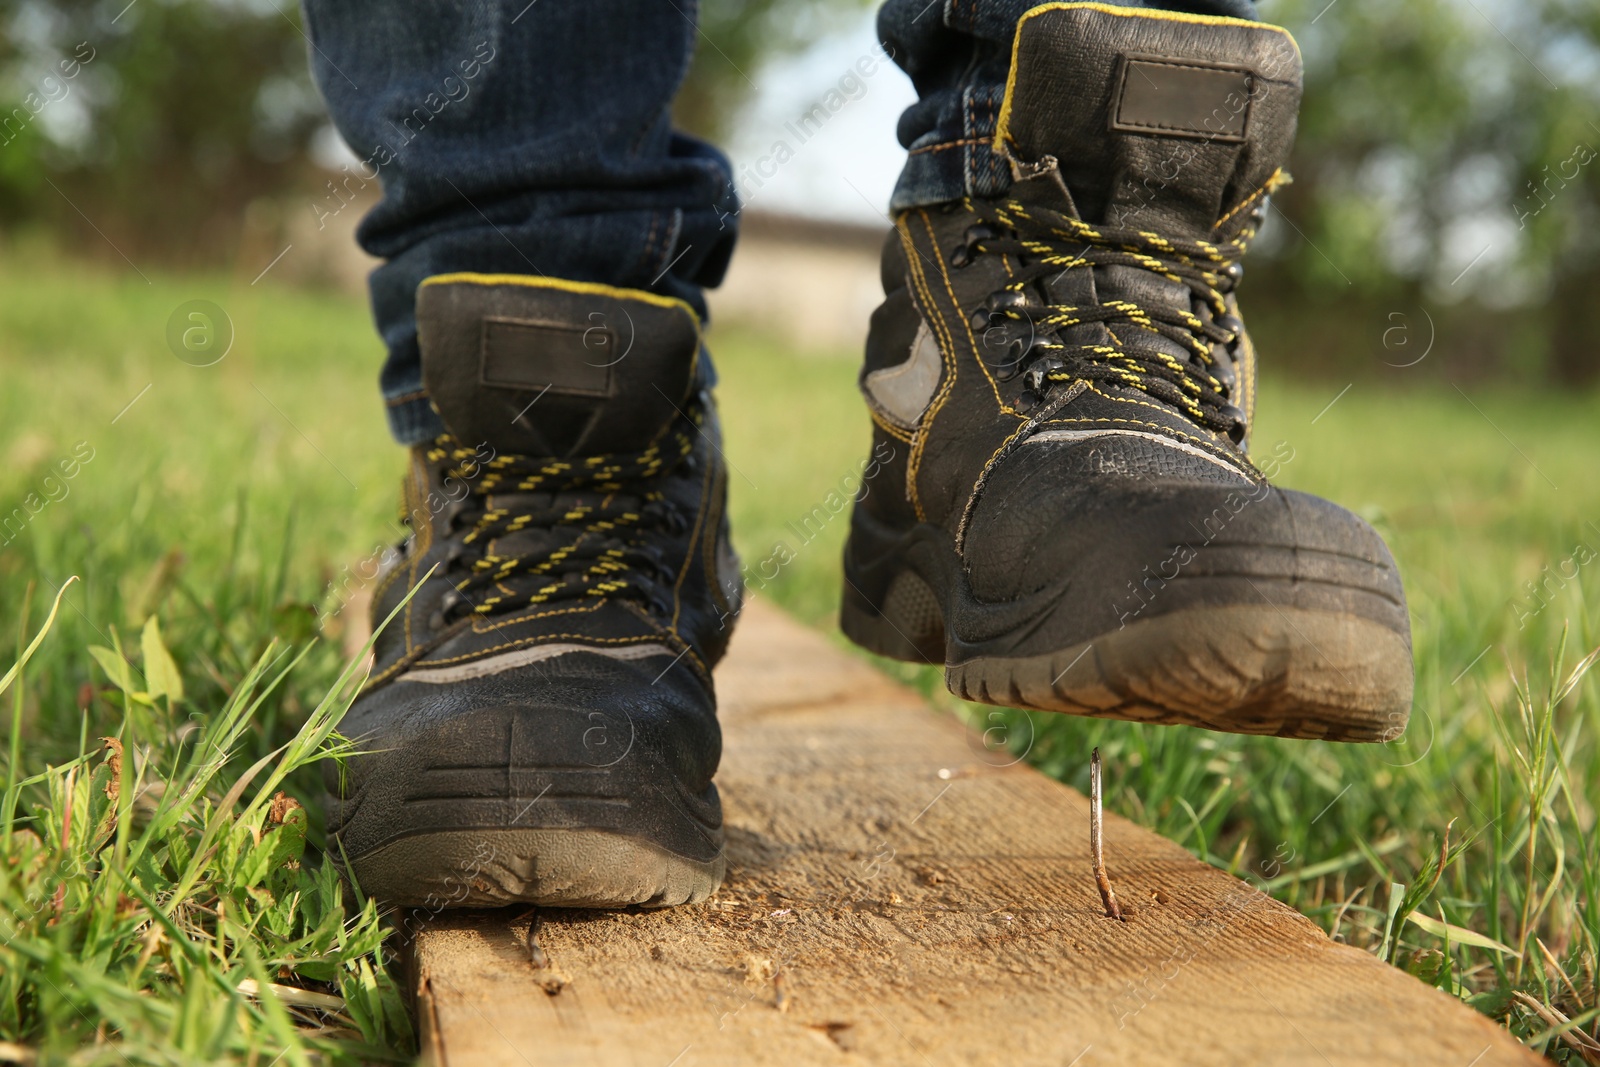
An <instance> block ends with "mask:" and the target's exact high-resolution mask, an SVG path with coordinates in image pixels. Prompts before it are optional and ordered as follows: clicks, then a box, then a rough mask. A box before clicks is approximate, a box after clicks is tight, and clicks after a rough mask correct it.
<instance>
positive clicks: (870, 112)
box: [723, 10, 917, 223]
mask: <svg viewBox="0 0 1600 1067" xmlns="http://www.w3.org/2000/svg"><path fill="white" fill-rule="evenodd" d="M874 20H875V13H874V12H873V11H871V10H868V11H864V12H862V15H861V18H860V19H859V20H858V21H856V22H855V23H854V24H853V25H852V26H850V28H849V29H847V30H845V31H843V32H839V33H835V34H833V35H831V36H828V37H825V38H823V39H821V40H819V41H818V42H817V43H816V44H815V45H813V46H812V47H811V48H809V49H806V50H804V51H801V52H798V53H793V54H790V55H787V56H783V57H780V58H777V59H775V60H773V61H771V62H769V63H767V64H766V65H765V66H763V67H762V68H761V69H760V70H757V71H752V72H750V79H751V81H753V82H754V83H755V85H756V93H755V98H754V100H753V101H752V102H751V104H750V105H749V106H748V107H747V108H746V110H745V111H744V113H743V114H742V115H741V116H740V119H739V121H738V123H737V125H736V126H735V128H734V131H733V133H732V135H731V136H730V138H729V141H728V143H727V144H726V145H724V146H723V147H724V149H725V150H726V151H727V152H728V155H729V157H730V158H731V159H732V160H733V165H734V173H735V175H737V179H736V181H737V184H738V187H739V193H740V196H741V197H742V198H743V199H744V202H745V207H746V209H748V210H752V211H771V212H781V213H784V214H796V215H810V216H814V217H823V218H830V219H839V220H841V221H851V222H867V223H871V222H882V221H883V220H884V212H885V211H886V210H887V209H888V206H889V194H890V193H891V192H892V191H893V190H894V183H895V178H896V177H897V176H898V175H899V173H900V167H901V164H902V163H904V161H905V149H903V148H901V147H900V142H899V141H897V140H896V139H895V134H894V131H895V123H896V122H897V121H898V120H899V118H900V112H901V111H903V110H905V108H906V107H908V106H909V105H910V104H912V103H914V102H915V101H916V98H917V97H916V92H915V91H914V90H913V89H912V88H911V80H910V79H909V78H907V77H906V76H905V74H904V73H903V72H902V71H901V70H900V68H899V67H897V66H895V65H894V63H893V61H892V60H889V59H888V58H886V57H885V56H884V55H883V53H882V52H881V50H880V46H879V45H878V40H877V34H876V32H875V31H874ZM863 71H870V72H871V73H870V74H868V75H867V76H865V77H863V76H862V72H863ZM830 91H831V93H832V95H830ZM818 104H821V105H823V108H824V110H823V112H820V113H818V114H826V116H827V117H826V119H825V120H824V121H822V122H821V123H820V129H819V128H816V126H817V125H818V124H817V123H816V122H815V121H814V122H813V124H812V125H811V126H810V127H806V126H802V125H801V124H800V119H801V117H802V116H804V115H805V114H806V113H807V112H809V111H811V109H812V108H813V107H814V106H815V105H818ZM829 105H832V106H833V108H834V110H828V106H829ZM797 131H798V132H797ZM802 138H804V139H803V140H802ZM780 145H781V146H782V147H779V146H780Z"/></svg>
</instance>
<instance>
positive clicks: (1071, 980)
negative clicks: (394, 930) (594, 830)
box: [413, 604, 1540, 1067]
mask: <svg viewBox="0 0 1600 1067" xmlns="http://www.w3.org/2000/svg"><path fill="white" fill-rule="evenodd" d="M719 679H720V694H721V702H722V708H723V711H722V716H723V722H724V724H725V729H726V738H727V741H726V749H725V754H724V756H723V763H722V771H721V773H720V775H719V776H718V782H719V783H720V786H721V789H722V796H723V802H724V804H725V806H726V811H727V820H728V827H729V830H728V856H729V872H728V879H727V882H726V883H725V884H724V885H723V887H722V889H721V890H720V891H719V892H718V893H717V894H716V895H715V896H714V897H713V898H712V899H711V900H710V901H709V902H707V903H705V904H701V905H696V906H692V907H684V908H678V909H673V910H668V911H664V912H639V913H603V912H553V911H547V912H544V913H543V914H542V916H541V917H542V921H543V928H542V930H541V932H540V935H539V942H540V945H541V947H542V948H543V950H544V952H545V953H546V955H547V957H548V959H549V966H548V968H547V969H544V970H535V969H534V968H533V967H532V965H531V964H530V962H529V955H528V951H527V949H526V947H525V944H524V937H525V934H526V931H527V926H528V921H529V920H528V918H527V916H526V915H525V914H520V913H519V912H518V911H516V910H508V911H500V912H454V913H453V912H445V913H443V914H442V915H441V916H439V917H438V918H436V919H433V920H432V921H431V922H430V923H429V924H428V925H427V926H426V927H425V928H424V929H423V931H422V932H421V933H420V934H419V935H418V936H417V938H416V940H415V943H414V949H415V955H414V959H413V962H414V965H415V966H414V973H415V978H416V983H417V985H416V991H417V1005H418V1014H419V1017H420V1024H421V1032H422V1036H423V1041H424V1050H425V1052H426V1054H427V1055H429V1056H431V1058H432V1059H433V1061H434V1062H435V1063H437V1064H439V1065H441V1067H443V1065H446V1064H447V1065H449V1067H491V1065H492V1067H501V1065H513V1067H523V1065H529V1067H542V1065H545V1064H601V1065H612V1064H617V1065H629V1067H666V1065H669V1064H670V1065H673V1067H691V1065H705V1064H774V1065H776V1064H782V1065H788V1064H813V1063H814V1064H849V1063H881V1064H911V1065H935V1064H970V1063H1005V1064H1050V1065H1054V1067H1067V1065H1069V1064H1077V1065H1083V1067H1092V1065H1094V1064H1112V1063H1115V1064H1278V1063H1281V1064H1330V1065H1331V1064H1352V1065H1354V1064H1361V1065H1371V1064H1406V1065H1408V1067H1415V1065H1424V1064H1437V1065H1440V1067H1488V1065H1490V1064H1526V1063H1536V1062H1540V1061H1539V1060H1538V1059H1537V1058H1536V1057H1534V1056H1533V1055H1532V1054H1531V1053H1529V1052H1527V1051H1526V1050H1525V1049H1524V1048H1523V1047H1522V1046H1521V1045H1520V1044H1518V1043H1517V1042H1516V1041H1515V1040H1514V1039H1513V1038H1512V1037H1511V1036H1510V1035H1509V1034H1507V1033H1506V1032H1505V1031H1503V1030H1501V1029H1500V1028H1499V1027H1496V1026H1495V1025H1493V1024H1492V1023H1491V1022H1489V1021H1488V1020H1486V1019H1484V1018H1482V1017H1481V1016H1479V1015H1477V1014H1476V1013H1474V1012H1473V1011H1471V1010H1470V1009H1468V1008H1466V1007H1465V1006H1463V1005H1461V1004H1460V1003H1457V1002H1455V1001H1453V1000H1452V999H1451V998H1449V997H1447V996H1446V995H1445V994H1443V993H1440V992H1438V991H1436V990H1433V989H1430V988H1428V987H1426V986H1424V985H1422V984H1421V983H1419V982H1417V981H1414V980H1413V979H1411V978H1410V977H1408V976H1406V975H1405V974H1402V973H1401V972H1399V971H1397V970H1395V969H1393V968H1391V967H1388V966H1385V965H1384V964H1382V963H1380V962H1378V961H1377V960H1375V959H1374V958H1372V957H1371V956H1369V955H1367V954H1365V953H1363V952H1359V951H1357V950H1355V949H1352V948H1348V947H1346V946H1342V945H1338V944H1335V943H1334V942H1332V941H1330V940H1329V939H1328V938H1327V937H1326V936H1324V935H1323V934H1322V932H1321V931H1320V930H1318V929H1317V928H1316V927H1315V926H1313V925H1312V923H1311V922H1309V921H1308V920H1307V919H1305V918H1304V917H1303V916H1301V915H1299V914H1298V913H1296V912H1294V911H1293V910H1291V909H1289V908H1287V907H1284V906H1282V905H1280V904H1278V903H1276V902H1274V901H1272V900H1271V899H1269V898H1268V897H1266V896H1264V895H1262V894H1261V893H1259V892H1257V891H1256V890H1254V889H1253V888H1251V887H1249V886H1247V885H1246V884H1244V883H1242V882H1240V881H1238V880H1236V879H1234V878H1231V877H1229V876H1227V875H1226V874H1223V873H1222V872H1220V871H1217V870H1215V869H1213V868H1211V867H1208V866H1205V865H1204V864H1201V863H1199V862H1197V861H1196V860H1194V859H1193V858H1192V857H1190V856H1189V854H1188V853H1186V852H1184V851H1183V850H1182V849H1181V848H1179V847H1177V846H1176V845H1174V844H1172V843H1171V842H1169V841H1166V840H1165V839H1163V838H1160V837H1158V836H1156V835H1154V834H1151V833H1148V832H1146V831H1144V830H1141V829H1139V828H1137V827H1135V826H1133V825H1132V824H1130V823H1128V822H1126V821H1124V820H1122V819H1118V818H1115V817H1109V816H1108V818H1107V820H1106V848H1107V858H1108V865H1109V867H1110V870H1111V875H1112V879H1113V881H1114V883H1115V885H1116V889H1117V894H1118V897H1119V899H1120V900H1122V901H1123V902H1124V903H1125V904H1126V905H1131V908H1130V910H1131V912H1132V914H1131V921H1129V922H1127V923H1118V922H1115V921H1112V920H1109V919H1107V918H1105V917H1104V915H1103V913H1102V910H1101V905H1100V900H1099V897H1098V895H1097V893H1096V890H1095V885H1094V880H1093V878H1092V876H1091V873H1090V866H1089V858H1088V832H1087V826H1088V803H1087V801H1086V800H1085V799H1084V798H1083V797H1081V796H1080V795H1078V794H1077V793H1076V792H1074V791H1072V790H1070V789H1067V788H1065V787H1064V786H1061V785H1060V784H1058V783H1056V782H1053V781H1051V780H1049V779H1047V778H1045V777H1044V776H1043V775H1040V774H1038V773H1037V772H1035V771H1033V770H1031V769H1029V768H1027V767H1023V766H1009V767H1000V766H995V765H994V764H995V763H996V762H997V760H996V757H995V755H994V754H993V753H991V752H988V751H986V750H985V748H984V746H983V744H982V743H981V741H979V740H978V739H976V738H974V737H972V736H971V735H969V734H968V733H967V732H966V731H964V730H963V729H962V728H961V727H960V726H959V725H958V724H957V723H955V722H953V721H952V720H950V719H949V718H948V717H945V716H941V715H938V714H936V713H934V712H932V711H930V710H929V709H928V708H927V707H926V706H925V705H923V704H922V703H921V702H920V700H919V698H918V697H917V696H916V694H914V693H912V692H910V691H908V690H906V689H904V688H902V687H900V686H897V685H895V684H893V683H891V682H889V681H888V680H887V679H885V678H884V677H882V676H881V675H879V674H877V673H876V672H874V671H873V670H871V669H870V668H868V667H867V666H865V665H863V664H861V663H859V662H857V661H855V660H854V659H852V658H851V657H850V656H848V655H847V654H845V653H844V652H842V651H840V650H838V649H835V648H832V647H830V646H829V645H828V643H827V641H826V640H825V639H824V638H822V637H821V636H820V635H817V634H815V633H813V632H811V631H808V630H806V629H804V628H802V627H800V626H798V625H796V624H795V623H793V622H791V621H789V620H787V619H785V618H783V617H782V616H781V615H779V614H778V613H777V612H775V611H773V610H771V609H768V608H766V607H764V606H763V605H761V604H753V605H751V607H750V609H749V611H748V612H747V614H746V616H745V618H744V619H743V620H742V621H741V623H740V630H739V633H738V636H737V638H736V639H735V641H734V646H733V651H732V653H731V655H730V656H729V658H728V661H727V662H726V664H725V665H724V666H723V667H722V668H721V670H720V672H719ZM1084 756H1085V760H1087V758H1088V753H1085V754H1084ZM558 983H559V984H560V988H559V991H558V992H555V993H554V994H552V993H549V992H547V991H546V989H547V988H554V987H556V985H557V984H558Z"/></svg>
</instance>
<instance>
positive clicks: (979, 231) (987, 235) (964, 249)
mask: <svg viewBox="0 0 1600 1067" xmlns="http://www.w3.org/2000/svg"><path fill="white" fill-rule="evenodd" d="M997 236H999V235H998V233H997V232H996V231H995V228H994V227H993V226H990V225H989V224H988V223H986V222H975V223H973V224H972V225H971V226H968V227H967V229H966V232H965V233H963V234H962V235H961V244H959V245H957V246H956V247H955V249H954V250H952V251H951V253H950V265H951V266H952V267H965V266H966V265H967V264H969V263H971V262H972V253H973V251H974V249H973V246H974V245H976V244H978V243H979V242H981V241H987V240H990V239H992V238H994V237H997Z"/></svg>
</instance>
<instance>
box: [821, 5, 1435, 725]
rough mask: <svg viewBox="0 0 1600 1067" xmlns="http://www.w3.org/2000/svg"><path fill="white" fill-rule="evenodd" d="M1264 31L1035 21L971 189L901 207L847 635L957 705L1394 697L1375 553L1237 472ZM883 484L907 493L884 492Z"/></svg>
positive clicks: (1260, 146) (1272, 155) (1274, 89)
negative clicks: (984, 190)
mask: <svg viewBox="0 0 1600 1067" xmlns="http://www.w3.org/2000/svg"><path fill="white" fill-rule="evenodd" d="M1300 71H1301V66H1300V55H1299V51H1298V49H1297V47H1296V45H1295V43H1294V40H1293V39H1292V38H1291V37H1290V36H1289V34H1288V33H1287V32H1285V31H1284V30H1282V29H1280V28H1278V27H1275V26H1269V25H1265V24H1262V23H1255V22H1245V21H1240V20H1235V19H1224V18H1213V17H1202V16H1197V15H1190V14H1182V13H1177V12H1170V11H1156V10H1144V9H1134V8H1127V9H1121V8H1108V7H1105V6H1103V5H1098V4H1050V5H1046V6H1044V7H1038V8H1035V9H1033V10H1032V11H1030V12H1028V13H1027V14H1026V15H1025V16H1024V17H1023V18H1022V20H1021V22H1020V24H1019V26H1018V28H1017V33H1016V39H1015V44H1014V50H1013V59H1012V69H1011V72H1010V79H1009V84H1008V85H1007V89H1006V95H1005V99H1004V104H1003V106H1002V109H1001V112H1000V117H999V131H998V134H997V137H996V145H997V147H998V148H999V149H1001V150H1003V152H1004V153H1005V155H1006V156H1007V157H1008V158H1009V159H1010V160H1011V161H1012V168H1013V177H1014V183H1013V185H1012V186H1011V188H1010V190H1009V192H1008V193H1007V194H1006V195H1004V196H1002V197H998V198H995V199H967V200H963V201H960V202H955V203H949V204H945V205H942V206H940V207H935V208H930V209H918V210H911V211H907V212H905V213H904V214H902V215H901V216H900V218H899V219H898V220H897V223H896V228H895V232H894V234H892V235H891V237H890V239H889V241H888V243H887V246H886V248H885V253H884V257H883V280H884V291H885V293H886V299H885V300H884V302H883V304H882V305H881V306H880V307H879V308H878V310H877V311H876V312H875V314H874V315H873V320H872V330H871V333H870V336H869V338H868V340H867V352H866V365H865V367H864V369H863V371H862V375H861V388H862V392H863V393H864V394H865V396H866V399H867V404H868V406H869V408H870V409H871V413H872V419H873V422H874V424H875V434H874V448H875V451H874V454H875V455H881V454H884V453H885V451H889V452H892V453H893V455H894V459H893V460H892V461H891V463H890V469H889V471H888V472H887V473H886V474H885V475H884V477H886V478H889V479H891V480H893V481H894V482H895V483H896V484H895V487H894V490H891V491H884V490H882V489H880V490H879V491H876V492H872V493H869V494H866V495H864V496H863V497H862V498H861V499H860V500H859V502H858V503H857V505H856V508H855V511H854V515H853V518H852V523H851V531H850V539H849V543H848V545H847V546H846V549H845V588H844V607H843V619H842V623H843V627H844V631H845V633H846V634H848V635H849V636H850V637H852V638H853V639H854V640H855V641H856V642H858V643H859V644H862V645H864V646H866V647H867V648H869V649H871V650H873V651H875V652H879V653H881V654H883V655H887V656H893V657H897V658H900V659H911V660H918V659H920V660H924V661H928V662H934V663H943V664H945V670H946V674H945V677H946V682H947V684H948V685H949V687H950V689H951V691H952V692H954V693H955V694H957V695H958V696H961V697H963V698H966V699H969V700H978V701H984V702H987V703H993V704H1004V705H1011V706H1015V707H1021V708H1037V709H1043V710H1051V711H1064V712H1070V713H1074V714H1081V715H1094V716H1102V717H1108V718H1117V719H1128V720H1132V721H1136V722H1152V723H1188V724H1191V725H1195V726H1203V727H1207V728H1210V729H1214V730H1226V731H1230V732H1236V733H1256V734H1276V735H1280V736H1284V737H1308V738H1328V739H1334V740H1343V741H1375V740H1382V739H1388V738H1392V737H1395V736H1397V735H1398V734H1399V733H1400V732H1401V731H1402V730H1403V728H1404V725H1405V722H1406V718H1407V715H1408V713H1409V709H1410V706H1411V690H1412V668H1411V637H1410V624H1409V621H1408V618H1407V615H1406V606H1405V598H1404V593H1403V590H1402V588H1401V584H1400V576H1399V574H1398V573H1397V571H1396V569H1395V564H1394V560H1393V558H1392V557H1391V556H1390V554H1389V551H1388V549H1387V548H1386V547H1385V546H1384V544H1383V542H1382V540H1381V539H1380V538H1379V537H1378V535H1377V533H1376V532H1374V531H1373V530H1372V528H1371V527H1369V526H1368V525H1367V524H1366V523H1364V522H1362V521H1361V520H1360V519H1358V518H1357V517H1356V516H1354V515H1352V514H1351V513H1350V512H1348V511H1345V510H1344V509H1342V508H1340V507H1337V506H1335V505H1333V504H1330V503H1328V502H1327V501H1324V500H1319V499H1317V498H1316V497H1312V496H1307V495H1305V494H1303V493H1296V492H1290V491H1284V490H1280V489H1276V488H1274V487H1272V486H1271V485H1270V484H1269V483H1268V481H1267V477H1266V475H1267V473H1271V472H1272V470H1273V469H1274V468H1276V467H1278V466H1281V465H1282V464H1283V463H1284V462H1288V461H1290V460H1292V458H1293V455H1294V451H1293V447H1292V445H1290V444H1288V443H1283V442H1280V443H1277V444H1276V445H1274V446H1273V448H1272V449H1271V450H1263V449H1258V451H1264V452H1267V455H1268V457H1269V458H1267V459H1263V460H1262V462H1261V463H1260V464H1259V465H1258V464H1257V463H1256V462H1253V461H1252V459H1251V457H1250V426H1251V422H1252V418H1253V415H1254V409H1255V400H1256V389H1255V371H1256V357H1255V351H1254V349H1253V348H1252V347H1251V343H1250V338H1249V335H1248V334H1247V332H1246V331H1245V327H1244V323H1243V322H1242V321H1241V320H1240V317H1239V308H1238V303H1237V300H1236V297H1235V289H1236V287H1237V285H1238V283H1239V279H1240V275H1241V269H1240V265H1239V260H1240V258H1241V257H1242V256H1243V255H1244V251H1245V246H1246V245H1247V244H1248V243H1249V241H1250V239H1251V238H1252V237H1253V236H1254V235H1255V232H1256V229H1257V228H1258V226H1259V225H1260V223H1261V220H1262V217H1263V213H1264V211H1265V209H1266V205H1267V198H1268V197H1269V196H1270V195H1271V194H1272V192H1273V191H1274V190H1275V189H1277V188H1279V187H1280V186H1281V185H1283V184H1284V183H1285V182H1286V181H1287V180H1288V179H1287V176H1286V174H1285V172H1284V169H1283V167H1284V161H1285V160H1286V158H1287V157H1288V153H1289V147H1290V144H1291V142H1292V141H1293V137H1294V127H1295V117H1296V111H1297V109H1298V106H1299V99H1300ZM900 486H903V489H904V491H903V492H900V491H896V490H898V489H899V487H900Z"/></svg>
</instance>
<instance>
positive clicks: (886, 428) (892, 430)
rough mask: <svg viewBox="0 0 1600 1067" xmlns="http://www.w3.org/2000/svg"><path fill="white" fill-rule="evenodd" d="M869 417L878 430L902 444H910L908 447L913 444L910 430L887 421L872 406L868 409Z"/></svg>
mask: <svg viewBox="0 0 1600 1067" xmlns="http://www.w3.org/2000/svg"><path fill="white" fill-rule="evenodd" d="M867 415H868V416H870V417H871V419H872V422H873V425H875V426H877V427H878V429H880V430H882V431H883V432H884V433H886V434H888V435H889V436H890V437H893V438H894V439H895V440H897V441H902V442H904V443H905V444H908V445H909V444H910V443H911V431H910V430H907V429H904V428H903V427H900V426H896V425H895V424H894V423H892V422H890V421H889V420H887V419H885V418H884V417H883V416H882V415H880V414H878V413H877V411H875V410H873V409H872V408H871V407H870V406H869V407H868V408H867Z"/></svg>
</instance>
